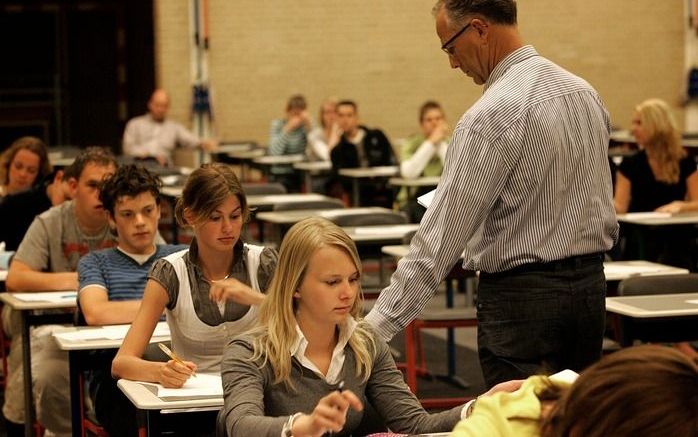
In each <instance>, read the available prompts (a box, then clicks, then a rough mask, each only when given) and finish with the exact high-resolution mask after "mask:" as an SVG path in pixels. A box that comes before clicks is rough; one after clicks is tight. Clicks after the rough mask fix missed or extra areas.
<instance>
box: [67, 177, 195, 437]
mask: <svg viewBox="0 0 698 437" xmlns="http://www.w3.org/2000/svg"><path fill="white" fill-rule="evenodd" d="M160 186H161V182H160V180H159V179H158V177H157V176H155V175H153V174H151V173H150V172H148V170H146V169H145V168H143V167H140V166H136V165H125V166H122V167H121V168H119V169H118V170H117V171H116V173H115V174H114V175H113V176H112V177H110V178H109V179H107V180H106V181H105V182H104V183H103V184H102V187H101V190H100V196H99V198H100V200H101V202H102V205H103V206H104V209H105V210H106V211H107V215H108V217H109V225H110V227H111V228H112V229H113V230H114V231H115V232H116V247H115V248H111V249H104V250H98V251H94V252H90V253H88V254H87V255H85V256H84V257H83V258H82V259H81V260H80V263H79V264H78V279H79V287H78V290H79V294H78V303H79V305H78V311H80V312H81V314H82V316H84V322H85V323H86V324H87V325H115V324H122V323H131V322H133V319H135V317H136V314H137V312H138V309H139V307H140V303H141V298H142V297H143V289H144V288H145V284H146V281H147V275H148V271H149V270H150V268H151V267H152V265H153V263H155V261H156V260H158V259H160V258H163V257H165V256H168V255H170V254H172V253H174V252H177V251H181V250H183V249H186V246H183V245H171V244H156V243H155V240H156V236H157V235H158V234H157V231H158V220H159V219H160V197H159V196H160ZM114 354H115V351H113V350H105V351H101V352H100V353H98V354H95V356H93V357H92V359H93V360H99V362H100V363H105V364H104V365H105V366H106V367H104V368H103V369H96V370H95V371H93V372H91V373H90V375H88V378H87V385H88V388H89V393H90V396H91V398H92V401H93V403H94V406H95V412H96V414H97V419H98V420H99V423H100V425H102V426H103V427H104V428H105V429H106V430H107V432H109V434H110V435H115V436H116V435H132V433H133V432H135V430H136V421H135V410H134V409H133V406H132V405H131V402H130V401H129V400H128V399H127V398H126V397H125V396H124V395H123V394H122V393H121V391H120V390H119V389H118V388H117V387H116V381H115V380H113V379H112V378H111V375H110V368H111V360H112V359H113V358H114ZM106 363H108V364H106ZM129 413H130V416H129ZM125 417H132V418H133V419H134V420H133V421H128V420H124V419H125Z"/></svg>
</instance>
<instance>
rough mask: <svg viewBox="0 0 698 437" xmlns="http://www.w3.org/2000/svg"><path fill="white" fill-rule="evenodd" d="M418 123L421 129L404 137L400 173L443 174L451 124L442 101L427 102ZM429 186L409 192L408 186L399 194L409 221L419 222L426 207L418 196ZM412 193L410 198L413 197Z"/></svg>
mask: <svg viewBox="0 0 698 437" xmlns="http://www.w3.org/2000/svg"><path fill="white" fill-rule="evenodd" d="M419 125H420V127H421V129H422V132H421V133H419V134H416V135H413V136H411V137H409V138H407V139H406V140H405V142H404V143H403V145H402V151H401V153H400V174H401V175H402V177H403V178H405V179H415V178H418V177H420V176H441V172H442V171H443V169H444V161H445V160H446V149H447V148H448V136H447V133H448V125H447V124H446V118H445V116H444V111H443V109H441V105H439V104H438V103H436V102H434V101H431V100H429V101H427V102H425V103H424V104H423V105H422V107H421V108H420V109H419ZM433 188H434V187H427V188H425V189H422V190H417V192H416V193H415V194H414V195H413V196H410V195H409V192H408V188H407V187H403V188H402V190H400V193H399V194H398V199H397V200H398V203H399V205H400V209H402V210H403V211H405V212H407V214H408V216H409V217H410V221H412V222H414V223H419V221H420V220H421V219H422V215H424V211H425V209H424V208H423V207H421V206H419V205H417V201H416V198H417V197H418V196H421V195H422V194H425V193H427V192H428V191H431V190H432V189H433ZM410 197H411V198H410Z"/></svg>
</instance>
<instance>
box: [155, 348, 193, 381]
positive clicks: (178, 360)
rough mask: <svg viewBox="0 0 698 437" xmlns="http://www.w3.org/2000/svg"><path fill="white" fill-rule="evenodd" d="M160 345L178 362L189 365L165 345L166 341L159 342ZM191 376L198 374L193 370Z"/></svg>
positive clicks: (162, 349)
mask: <svg viewBox="0 0 698 437" xmlns="http://www.w3.org/2000/svg"><path fill="white" fill-rule="evenodd" d="M158 347H159V348H160V350H161V351H163V352H164V353H165V355H167V356H168V357H170V358H172V359H173V360H174V361H175V362H176V363H178V364H181V365H183V366H184V367H188V366H187V365H186V364H184V361H182V359H181V358H179V356H178V355H177V354H175V353H174V352H173V351H172V350H171V349H170V348H169V347H167V346H165V344H164V343H158ZM191 376H196V372H194V371H192V372H191Z"/></svg>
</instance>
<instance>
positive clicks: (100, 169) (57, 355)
mask: <svg viewBox="0 0 698 437" xmlns="http://www.w3.org/2000/svg"><path fill="white" fill-rule="evenodd" d="M116 167H117V165H116V160H115V159H114V156H113V155H112V154H111V153H110V152H108V151H107V150H106V149H102V148H99V147H90V148H87V149H85V150H84V151H83V152H82V153H80V154H79V155H78V156H77V157H76V158H75V161H74V162H73V164H71V166H69V167H68V169H66V173H67V174H69V175H70V179H69V180H68V186H69V189H70V193H71V197H72V198H73V200H72V201H68V202H64V203H62V204H61V205H59V206H54V207H53V208H51V209H49V210H48V211H46V212H44V213H43V214H41V215H39V216H37V217H36V218H35V219H34V221H33V222H32V224H31V226H30V227H29V230H28V231H27V233H26V235H25V236H24V239H23V240H22V243H21V244H20V245H19V248H18V249H17V253H16V254H15V257H14V259H13V260H12V264H10V269H9V272H8V275H7V282H6V284H7V288H8V289H10V290H13V291H26V292H31V291H48V290H75V289H77V286H78V275H77V273H76V270H77V266H78V261H79V260H80V258H81V257H82V256H83V255H85V254H86V253H88V252H89V251H91V250H96V249H103V248H107V247H112V246H113V245H114V244H115V242H114V236H113V235H112V234H111V232H110V230H109V224H108V222H107V216H106V214H105V212H104V208H103V207H102V203H101V201H100V200H99V186H100V184H101V183H102V180H103V179H104V178H105V177H108V175H111V174H112V173H114V172H115V171H116ZM12 317H13V316H12V315H11V312H10V311H8V308H7V307H5V308H4V309H3V320H9V321H10V326H9V327H10V331H11V332H10V335H11V336H12V345H11V346H10V356H9V359H8V364H9V372H8V373H9V375H8V380H7V386H6V387H5V404H4V405H3V414H4V415H5V418H6V419H8V421H10V422H13V423H16V424H17V423H23V422H24V392H23V384H22V380H23V377H24V375H23V371H22V364H21V359H22V358H21V346H22V343H21V337H20V335H19V333H20V325H19V320H18V319H17V317H16V316H15V317H14V318H12ZM55 328H56V325H44V326H40V327H38V328H35V329H34V330H32V339H31V346H32V351H31V353H32V367H33V368H34V371H33V372H32V373H33V374H32V377H33V380H34V392H35V396H36V399H35V400H36V412H37V418H38V420H39V422H40V423H41V424H42V425H43V426H44V427H45V428H46V429H47V430H48V431H49V432H51V433H54V434H56V435H68V434H70V430H71V426H70V403H69V400H70V390H69V384H68V366H67V362H68V361H67V354H66V353H65V352H64V351H61V350H59V349H58V346H57V345H56V343H55V342H54V341H53V338H52V337H51V333H52V332H53V330H54V329H55Z"/></svg>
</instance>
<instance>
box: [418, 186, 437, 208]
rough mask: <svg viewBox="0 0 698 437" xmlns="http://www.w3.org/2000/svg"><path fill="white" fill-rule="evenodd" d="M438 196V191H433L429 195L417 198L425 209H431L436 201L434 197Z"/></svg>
mask: <svg viewBox="0 0 698 437" xmlns="http://www.w3.org/2000/svg"><path fill="white" fill-rule="evenodd" d="M435 194H436V190H431V191H429V192H428V193H427V194H424V195H421V196H419V197H417V203H419V204H420V205H422V206H423V207H425V208H429V205H431V202H433V201H434V195H435Z"/></svg>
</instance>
